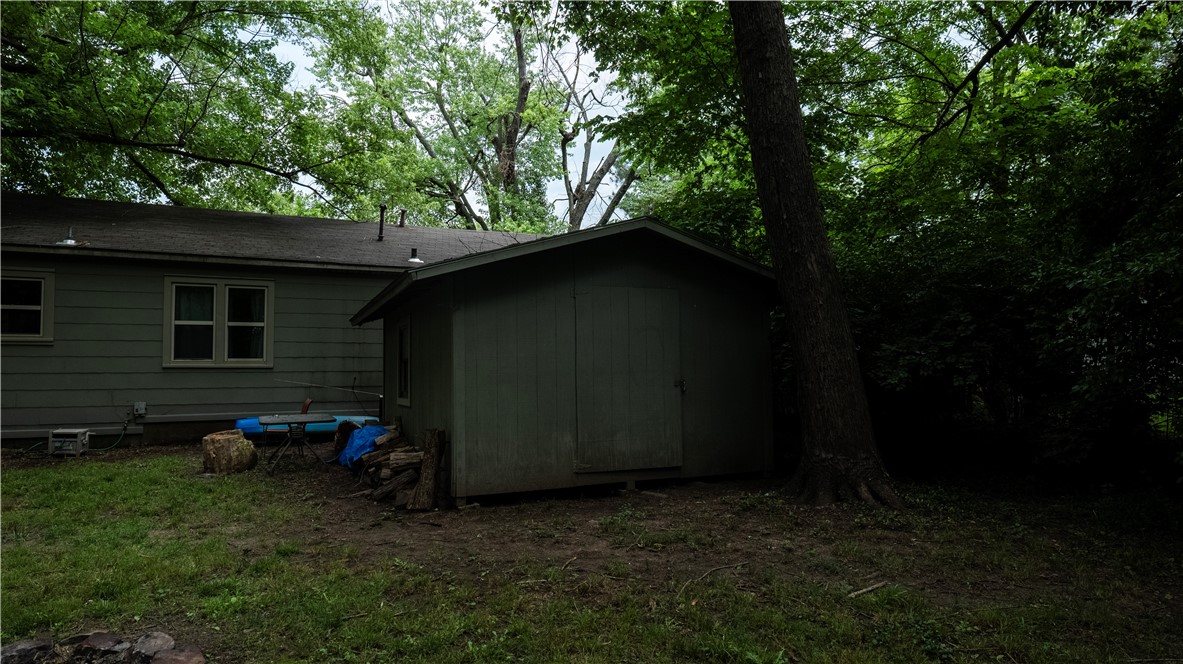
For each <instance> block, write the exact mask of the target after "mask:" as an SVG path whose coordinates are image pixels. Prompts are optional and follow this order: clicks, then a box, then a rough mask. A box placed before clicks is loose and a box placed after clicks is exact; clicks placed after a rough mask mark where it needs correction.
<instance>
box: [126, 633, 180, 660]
mask: <svg viewBox="0 0 1183 664" xmlns="http://www.w3.org/2000/svg"><path fill="white" fill-rule="evenodd" d="M176 645H177V642H176V640H174V639H173V637H171V636H169V635H168V634H165V633H164V632H148V633H147V634H145V635H143V636H141V637H140V638H139V639H136V642H135V643H134V644H133V645H132V647H131V661H133V662H148V661H151V659H152V656H153V655H155V654H156V653H158V652H160V651H161V650H172V649H173V647H174V646H176Z"/></svg>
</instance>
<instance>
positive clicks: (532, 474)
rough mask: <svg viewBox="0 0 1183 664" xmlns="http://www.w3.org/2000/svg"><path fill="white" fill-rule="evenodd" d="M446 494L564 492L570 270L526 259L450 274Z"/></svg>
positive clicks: (570, 427)
mask: <svg viewBox="0 0 1183 664" xmlns="http://www.w3.org/2000/svg"><path fill="white" fill-rule="evenodd" d="M455 283H456V294H457V295H456V296H457V300H458V303H457V304H458V306H457V311H458V313H457V320H458V321H459V322H458V323H457V330H456V333H455V335H454V339H455V343H456V346H457V354H456V357H457V366H456V369H455V374H456V384H457V391H456V412H457V430H456V431H455V432H454V435H453V456H452V460H453V464H454V467H453V468H454V469H453V492H454V493H455V495H461V496H463V495H477V494H484V493H502V492H510V491H522V490H529V489H537V488H546V487H556V486H567V485H568V484H569V483H570V477H571V474H572V473H573V472H574V466H575V433H576V401H575V399H574V395H575V352H574V349H575V313H574V312H575V302H574V298H573V283H572V281H571V276H570V268H569V266H567V265H566V264H565V263H564V262H563V261H554V260H552V259H551V258H549V257H545V256H543V257H534V258H531V259H529V260H525V261H520V262H517V263H515V264H495V265H491V266H489V267H488V268H486V269H481V270H473V271H469V272H465V273H462V274H459V275H457V276H456V277H455Z"/></svg>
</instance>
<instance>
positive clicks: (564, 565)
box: [559, 556, 579, 572]
mask: <svg viewBox="0 0 1183 664" xmlns="http://www.w3.org/2000/svg"><path fill="white" fill-rule="evenodd" d="M576 560H579V556H575V557H574V558H572V559H571V560H568V561H567V562H565V563H563V566H562V567H560V568H559V571H560V572H561V571H563V570H565V569H567V566H568V565H570V564H571V563H573V562H575V561H576Z"/></svg>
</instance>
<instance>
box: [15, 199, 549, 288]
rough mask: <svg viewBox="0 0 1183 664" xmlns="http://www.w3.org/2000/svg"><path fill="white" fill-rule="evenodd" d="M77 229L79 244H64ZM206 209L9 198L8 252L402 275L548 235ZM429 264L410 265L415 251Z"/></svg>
mask: <svg viewBox="0 0 1183 664" xmlns="http://www.w3.org/2000/svg"><path fill="white" fill-rule="evenodd" d="M71 228H72V229H73V237H74V240H75V241H76V242H77V243H78V244H77V245H75V246H74V247H64V246H61V245H59V244H57V243H58V242H60V241H61V240H63V239H64V238H65V237H66V234H67V233H68V232H69V231H70V229H71ZM383 236H384V239H383V241H382V242H378V241H376V239H377V237H378V224H377V223H359V222H353V221H344V220H340V219H318V218H313V217H288V216H281V215H270V214H258V213H251V212H232V211H226V210H207V209H202V208H191V207H176V206H171V205H145V204H140V203H116V202H109V201H92V200H84V199H75V198H53V197H47V196H35V195H30V194H20V193H15V192H4V193H3V194H2V195H0V244H2V245H3V248H4V250H5V251H34V252H53V253H57V252H74V253H81V254H87V255H98V256H120V257H126V258H141V259H164V260H188V261H201V262H218V263H240V264H241V263H247V264H269V265H276V264H284V265H290V266H293V267H301V266H303V267H317V268H335V269H352V270H364V271H380V272H391V271H401V270H405V269H408V268H411V267H416V266H419V265H425V264H431V263H436V262H439V261H444V260H448V259H452V258H457V257H460V256H466V255H468V254H472V253H476V252H481V251H488V250H490V249H496V248H500V247H506V246H510V245H515V244H521V243H523V242H529V241H531V240H536V239H539V238H541V237H543V236H540V235H529V234H525V233H499V232H483V231H466V230H454V229H446V228H426V227H421V226H406V227H403V228H399V227H398V226H397V223H390V219H389V218H388V219H387V223H386V227H385V229H384V232H383ZM412 249H415V250H417V253H418V257H419V258H420V259H422V261H423V263H410V262H408V259H409V258H410V257H411V250H412Z"/></svg>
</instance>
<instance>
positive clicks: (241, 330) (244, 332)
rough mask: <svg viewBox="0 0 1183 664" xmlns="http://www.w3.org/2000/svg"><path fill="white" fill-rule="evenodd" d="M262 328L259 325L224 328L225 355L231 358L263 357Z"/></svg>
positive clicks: (251, 358) (249, 358)
mask: <svg viewBox="0 0 1183 664" xmlns="http://www.w3.org/2000/svg"><path fill="white" fill-rule="evenodd" d="M264 336H266V335H265V334H264V330H263V327H262V326H259V325H235V326H233V327H229V328H226V357H227V358H229V359H231V360H261V359H263V337H264Z"/></svg>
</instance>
